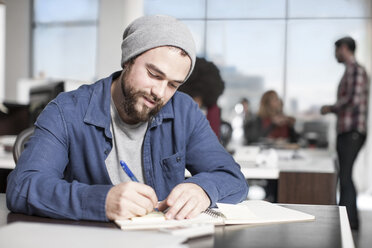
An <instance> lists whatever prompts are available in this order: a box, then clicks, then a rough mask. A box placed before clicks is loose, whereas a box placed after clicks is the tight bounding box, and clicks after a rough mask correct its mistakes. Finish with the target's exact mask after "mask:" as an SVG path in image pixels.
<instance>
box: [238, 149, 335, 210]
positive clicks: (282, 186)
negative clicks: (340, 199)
mask: <svg viewBox="0 0 372 248" xmlns="http://www.w3.org/2000/svg"><path fill="white" fill-rule="evenodd" d="M243 149H244V148H243ZM276 153H277V154H276V155H275V156H277V157H276V162H275V163H271V164H270V163H266V164H265V163H263V164H258V163H255V161H254V159H255V157H254V156H252V155H249V154H248V156H247V157H246V160H245V157H244V156H239V157H235V158H236V160H237V162H238V163H239V164H240V165H241V167H242V172H243V174H244V176H245V178H247V179H277V180H278V202H279V203H294V204H325V205H334V204H336V192H337V188H336V187H337V171H336V166H335V163H336V156H335V155H333V154H332V153H330V152H329V151H327V150H322V149H301V150H298V151H293V150H292V151H290V150H276ZM240 154H241V153H240ZM243 155H244V154H243ZM271 155H272V154H271ZM271 155H267V156H271Z"/></svg>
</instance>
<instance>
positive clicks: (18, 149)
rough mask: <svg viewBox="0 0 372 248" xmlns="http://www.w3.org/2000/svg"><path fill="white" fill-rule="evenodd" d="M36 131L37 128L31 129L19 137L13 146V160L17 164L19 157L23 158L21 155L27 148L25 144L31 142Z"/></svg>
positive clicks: (27, 129)
mask: <svg viewBox="0 0 372 248" xmlns="http://www.w3.org/2000/svg"><path fill="white" fill-rule="evenodd" d="M34 130H35V127H29V128H26V129H25V130H23V131H22V132H20V133H19V134H18V135H17V138H16V140H15V142H14V145H13V159H14V162H15V163H16V164H17V161H18V158H19V156H21V153H22V152H23V149H24V148H25V143H26V142H27V141H28V140H29V138H30V137H31V135H32V134H33V133H34Z"/></svg>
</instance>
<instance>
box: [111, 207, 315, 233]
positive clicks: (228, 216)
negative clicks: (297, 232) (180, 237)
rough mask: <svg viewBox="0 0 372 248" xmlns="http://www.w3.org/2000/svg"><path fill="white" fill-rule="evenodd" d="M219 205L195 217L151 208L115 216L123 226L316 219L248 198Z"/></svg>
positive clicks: (127, 227)
mask: <svg viewBox="0 0 372 248" xmlns="http://www.w3.org/2000/svg"><path fill="white" fill-rule="evenodd" d="M217 206H218V208H212V209H207V210H206V211H204V212H203V213H201V214H200V215H198V216H197V217H195V218H192V219H185V220H166V219H165V217H164V213H162V212H151V213H149V214H147V215H145V216H142V217H134V218H132V219H129V220H115V223H116V224H117V225H118V226H119V227H120V228H121V229H123V230H131V229H158V228H167V227H174V226H185V225H193V224H200V223H205V224H214V225H238V224H270V223H284V222H299V221H312V220H315V217H314V216H313V215H310V214H307V213H303V212H300V211H297V210H293V209H289V208H285V207H281V206H278V205H276V204H272V203H270V202H266V201H259V200H248V201H244V202H241V203H239V204H226V203H217Z"/></svg>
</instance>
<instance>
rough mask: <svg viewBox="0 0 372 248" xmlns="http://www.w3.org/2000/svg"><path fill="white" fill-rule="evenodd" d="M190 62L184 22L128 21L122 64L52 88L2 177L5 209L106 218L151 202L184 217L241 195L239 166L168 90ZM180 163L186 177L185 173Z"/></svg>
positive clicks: (185, 100)
mask: <svg viewBox="0 0 372 248" xmlns="http://www.w3.org/2000/svg"><path fill="white" fill-rule="evenodd" d="M194 64H195V44H194V41H193V39H192V36H191V34H190V32H189V30H188V29H187V28H186V26H185V25H184V24H182V23H181V22H179V21H177V20H176V19H174V18H172V17H167V16H147V17H142V18H139V19H137V20H135V21H134V22H132V23H131V24H130V25H129V26H128V27H127V28H126V30H125V31H124V35H123V42H122V61H121V65H122V67H123V70H122V71H120V72H115V73H113V74H112V75H111V76H110V77H108V78H105V79H102V80H99V81H98V82H96V83H95V84H92V85H84V86H82V87H80V88H79V89H78V90H76V91H72V92H67V93H62V94H60V95H59V96H58V97H57V98H56V99H55V100H53V101H52V102H51V103H50V104H48V106H47V107H46V108H45V109H44V111H43V112H42V113H41V115H40V116H39V118H38V120H37V121H36V123H35V127H36V129H35V133H34V135H33V137H31V139H30V141H29V142H28V144H27V146H26V148H25V150H24V152H23V153H22V155H21V157H20V158H19V161H18V164H17V167H16V169H15V170H14V171H13V172H12V173H11V174H10V176H9V178H8V186H7V205H8V208H9V209H10V210H11V211H14V212H21V213H26V214H35V215H41V216H48V217H52V218H70V219H87V220H99V221H107V220H114V219H125V218H131V217H133V216H142V215H145V214H146V213H148V212H150V211H152V210H153V209H154V208H156V207H157V208H159V209H160V210H164V209H166V208H168V211H167V214H166V217H167V218H169V219H171V218H176V219H184V218H192V217H194V216H196V215H197V214H199V213H200V212H202V211H204V210H205V209H206V208H207V207H209V206H214V205H215V203H216V202H217V201H220V202H230V203H237V202H240V201H242V200H244V199H245V198H246V196H247V192H248V186H247V184H246V181H245V179H244V177H243V175H242V173H241V171H240V167H239V165H237V164H236V163H235V162H234V160H233V159H232V157H231V156H230V155H229V154H228V153H227V152H226V151H225V150H224V149H223V147H222V146H221V145H220V144H219V142H218V140H217V137H216V136H215V135H214V133H213V131H212V130H211V128H210V126H209V124H208V122H207V120H206V119H205V117H204V115H203V113H202V112H201V111H200V110H199V108H198V106H197V105H196V104H195V103H194V102H193V100H192V99H191V98H190V97H188V96H186V95H185V94H182V93H179V92H177V88H178V87H179V86H180V85H181V84H182V83H183V82H184V81H185V80H186V79H187V78H188V76H189V75H190V74H191V72H192V69H193V67H194ZM120 161H123V162H125V164H126V165H128V167H130V169H131V171H132V172H133V174H134V175H135V176H136V178H137V179H138V181H139V182H133V181H132V180H131V179H130V177H129V176H128V175H127V174H126V173H125V172H124V171H123V170H122V168H121V165H120ZM185 168H187V169H188V170H189V171H190V173H191V174H192V177H190V178H188V179H185V178H184V172H185V171H184V170H185ZM159 201H160V203H159Z"/></svg>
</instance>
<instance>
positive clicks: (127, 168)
mask: <svg viewBox="0 0 372 248" xmlns="http://www.w3.org/2000/svg"><path fill="white" fill-rule="evenodd" d="M120 165H121V168H123V170H124V172H125V173H126V174H127V175H128V177H129V178H130V179H131V180H132V181H133V182H137V183H139V181H138V179H137V178H136V176H135V175H134V174H133V172H132V171H131V170H130V169H129V167H128V165H127V164H126V163H125V162H124V161H123V160H120ZM154 211H156V212H159V209H158V208H154Z"/></svg>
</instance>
